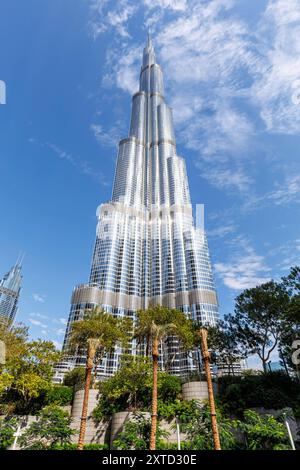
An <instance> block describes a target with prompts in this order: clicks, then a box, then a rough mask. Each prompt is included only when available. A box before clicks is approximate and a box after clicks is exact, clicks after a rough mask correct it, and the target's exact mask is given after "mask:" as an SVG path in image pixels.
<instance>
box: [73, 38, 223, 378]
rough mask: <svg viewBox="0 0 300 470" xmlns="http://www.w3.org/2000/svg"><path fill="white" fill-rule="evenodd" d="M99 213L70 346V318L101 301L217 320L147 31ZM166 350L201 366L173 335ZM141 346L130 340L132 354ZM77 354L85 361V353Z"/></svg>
mask: <svg viewBox="0 0 300 470" xmlns="http://www.w3.org/2000/svg"><path fill="white" fill-rule="evenodd" d="M97 216H98V225H97V232H96V242H95V248H94V253H93V259H92V266H91V272H90V279H89V283H88V284H85V285H80V286H77V287H76V288H75V289H74V292H73V295H72V300H71V304H72V305H71V311H70V316H69V321H68V326H67V331H66V335H65V341H64V347H65V348H66V346H67V344H68V338H69V333H70V327H71V325H72V322H73V321H77V320H80V319H81V318H82V317H83V313H84V309H85V308H91V307H92V306H95V305H100V306H102V307H103V308H104V309H105V310H106V311H108V312H111V313H112V314H114V315H118V316H128V317H130V318H133V319H134V318H135V315H136V312H137V310H139V309H146V308H147V307H148V306H149V305H150V304H154V305H155V304H160V305H164V306H167V307H171V308H177V309H179V310H181V311H183V312H185V313H186V314H187V315H190V316H191V317H192V318H193V319H194V320H196V321H199V322H200V321H202V322H204V323H215V322H216V321H217V319H218V302H217V296H216V291H215V287H214V282H213V277H212V270H211V264H210V259H209V253H208V247H207V241H206V237H205V234H204V232H203V230H202V229H199V228H197V227H195V225H194V221H193V215H192V206H191V201H190V192H189V186H188V179H187V174H186V167H185V161H184V159H183V158H181V157H180V156H178V154H177V149H176V141H175V134H174V126H173V116H172V112H171V109H170V107H169V106H168V105H167V103H166V101H165V92H164V80H163V72H162V69H161V67H160V65H159V64H158V63H157V62H156V57H155V52H154V48H153V44H152V41H151V37H150V36H149V35H148V39H147V44H146V46H145V48H144V51H143V62H142V67H141V72H140V83H139V90H138V91H137V92H136V93H135V94H134V95H133V97H132V112H131V121H130V129H129V135H128V136H127V137H125V138H124V139H122V140H121V141H120V142H119V151H118V157H117V165H116V172H115V179H114V185H113V191H112V200H111V201H110V202H109V203H105V204H102V205H100V206H99V207H98V210H97ZM162 350H163V355H162V356H163V362H162V364H169V370H171V371H172V372H173V373H175V374H179V375H186V374H188V373H189V372H190V371H191V370H193V369H194V368H195V360H194V356H193V354H192V355H189V356H187V355H183V354H182V353H180V352H179V349H178V344H177V342H176V340H174V339H172V338H170V339H168V340H167V341H166V342H165V344H164V345H162ZM136 352H137V347H136V344H135V341H132V344H131V353H132V354H136ZM121 353H122V351H121V350H119V349H116V350H115V352H114V353H112V354H110V355H108V356H107V357H106V358H105V360H104V361H103V362H102V364H101V365H100V366H99V368H98V374H99V375H104V376H107V375H110V374H112V373H114V372H115V371H116V370H117V368H118V366H119V361H120V355H121ZM72 360H73V361H75V363H76V364H84V361H85V357H84V356H75V357H73V358H72Z"/></svg>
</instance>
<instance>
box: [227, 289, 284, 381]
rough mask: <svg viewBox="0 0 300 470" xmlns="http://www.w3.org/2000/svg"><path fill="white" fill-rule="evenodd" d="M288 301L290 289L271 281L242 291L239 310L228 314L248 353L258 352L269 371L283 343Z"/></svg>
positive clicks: (265, 369)
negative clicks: (284, 316) (279, 345)
mask: <svg viewBox="0 0 300 470" xmlns="http://www.w3.org/2000/svg"><path fill="white" fill-rule="evenodd" d="M288 302H289V298H288V294H287V292H286V290H285V289H284V288H283V287H282V286H281V285H280V284H279V283H276V282H274V281H270V282H266V283H264V284H261V285H260V286H257V287H254V288H252V289H246V290H245V291H244V292H242V293H241V294H240V295H239V296H238V297H237V298H236V303H235V314H234V315H228V316H226V317H225V320H226V321H227V322H228V323H229V325H230V328H231V332H232V334H233V335H234V336H235V338H236V339H237V341H238V342H239V344H240V347H241V348H242V349H243V351H244V352H245V354H247V355H250V354H257V355H258V356H259V358H260V359H261V362H262V366H263V369H264V371H265V372H266V371H267V363H268V361H269V359H270V355H271V353H272V351H274V349H275V348H276V347H277V345H278V343H279V339H280V334H281V331H282V320H283V315H284V311H285V309H286V307H287V305H288Z"/></svg>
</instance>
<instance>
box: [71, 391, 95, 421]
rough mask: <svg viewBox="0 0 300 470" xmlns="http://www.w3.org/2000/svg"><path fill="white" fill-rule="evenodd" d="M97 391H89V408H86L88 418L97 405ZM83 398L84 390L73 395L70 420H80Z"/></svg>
mask: <svg viewBox="0 0 300 470" xmlns="http://www.w3.org/2000/svg"><path fill="white" fill-rule="evenodd" d="M98 394H99V391H98V390H93V389H91V390H90V394H89V406H88V416H90V415H91V413H92V411H93V410H94V409H95V408H96V406H97V403H98ZM83 396H84V390H78V391H77V392H76V393H75V395H74V400H73V406H72V413H71V416H72V418H80V417H81V412H82V405H83Z"/></svg>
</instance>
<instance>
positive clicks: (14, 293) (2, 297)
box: [0, 262, 22, 323]
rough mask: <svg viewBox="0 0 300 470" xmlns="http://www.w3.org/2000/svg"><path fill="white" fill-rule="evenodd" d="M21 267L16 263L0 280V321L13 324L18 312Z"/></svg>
mask: <svg viewBox="0 0 300 470" xmlns="http://www.w3.org/2000/svg"><path fill="white" fill-rule="evenodd" d="M21 270H22V265H21V263H19V262H17V264H16V265H15V266H13V267H12V268H11V270H10V271H9V272H8V273H7V274H5V276H4V277H3V279H1V280H0V320H1V318H5V319H7V320H8V321H9V322H11V323H12V322H13V321H14V319H15V316H16V313H17V311H18V301H19V296H20V291H21V283H22V274H21Z"/></svg>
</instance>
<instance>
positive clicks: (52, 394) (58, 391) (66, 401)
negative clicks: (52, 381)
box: [45, 385, 73, 406]
mask: <svg viewBox="0 0 300 470" xmlns="http://www.w3.org/2000/svg"><path fill="white" fill-rule="evenodd" d="M72 399H73V390H72V388H71V387H66V386H64V385H55V386H54V387H53V388H52V389H50V390H49V391H48V392H47V395H46V398H45V402H46V404H49V405H50V404H52V403H53V404H55V405H60V406H67V405H71V403H72Z"/></svg>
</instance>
